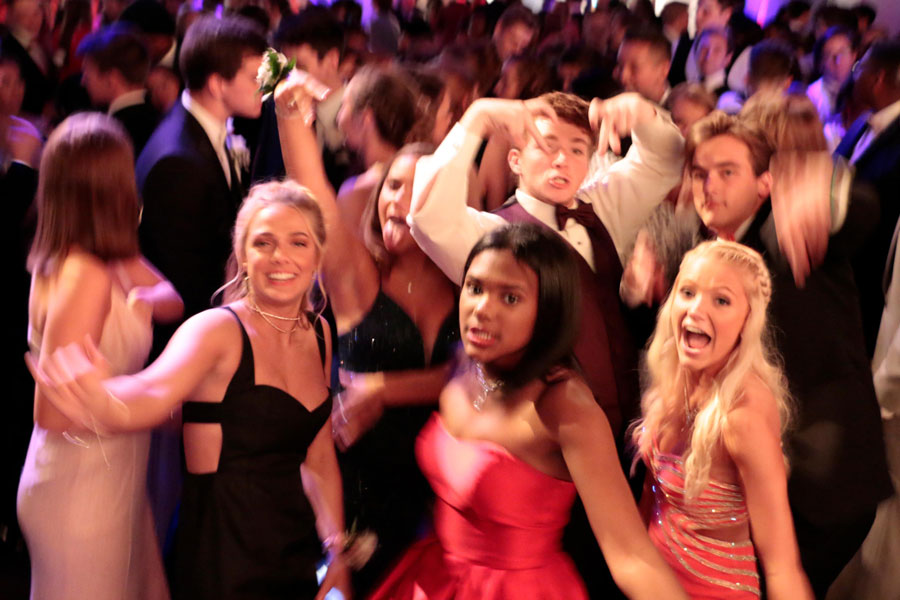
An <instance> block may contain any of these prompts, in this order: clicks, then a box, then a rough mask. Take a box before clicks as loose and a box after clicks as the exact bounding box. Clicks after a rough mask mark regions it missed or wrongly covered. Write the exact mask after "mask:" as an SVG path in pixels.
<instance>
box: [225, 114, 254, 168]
mask: <svg viewBox="0 0 900 600" xmlns="http://www.w3.org/2000/svg"><path fill="white" fill-rule="evenodd" d="M229 123H230V122H229ZM225 146H226V147H227V148H228V154H230V155H231V160H232V162H233V163H234V169H235V171H237V172H238V173H240V172H241V171H246V170H247V169H249V168H250V148H248V147H247V140H245V139H244V136H242V135H238V134H236V133H235V132H234V131H232V130H231V128H229V129H228V134H227V135H226V136H225Z"/></svg>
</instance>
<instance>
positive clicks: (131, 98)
mask: <svg viewBox="0 0 900 600" xmlns="http://www.w3.org/2000/svg"><path fill="white" fill-rule="evenodd" d="M146 99H147V90H145V89H139V90H131V91H130V92H125V93H124V94H122V95H121V96H119V97H117V98H116V99H115V100H113V101H112V102H110V103H109V109H107V111H106V114H108V115H110V116H112V115H114V114H116V113H117V112H119V111H120V110H122V109H123V108H128V107H129V106H136V105H138V104H143V103H144V101H145V100H146Z"/></svg>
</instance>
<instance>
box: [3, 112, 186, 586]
mask: <svg viewBox="0 0 900 600" xmlns="http://www.w3.org/2000/svg"><path fill="white" fill-rule="evenodd" d="M132 164H133V158H132V153H131V147H130V144H129V142H128V141H127V138H126V137H125V135H124V132H123V131H122V129H121V127H120V126H119V125H117V124H116V123H115V122H114V121H113V120H112V119H110V118H108V117H105V116H103V115H100V114H80V115H75V116H73V117H71V118H69V119H67V120H66V121H64V122H63V123H62V124H61V125H60V126H59V127H58V128H57V130H56V131H54V133H53V134H52V135H51V136H50V139H49V141H48V144H47V148H46V151H45V154H44V157H43V160H42V162H41V168H40V183H39V189H38V198H37V203H38V230H37V234H36V237H35V243H34V245H33V246H32V250H31V253H30V256H29V269H30V270H31V272H32V289H31V297H30V299H29V339H28V342H29V346H30V348H31V352H32V355H33V357H34V358H35V360H38V361H41V360H43V359H44V358H45V356H47V355H49V353H50V352H52V350H53V349H54V348H56V347H59V346H64V345H66V344H68V343H71V342H81V341H83V340H84V339H85V338H86V337H90V338H91V339H92V340H94V341H95V343H96V344H97V345H98V346H99V348H100V349H101V350H102V351H103V353H104V355H105V356H107V357H109V361H110V367H111V369H112V371H113V372H114V373H132V372H135V371H138V370H140V369H141V367H142V366H143V365H144V362H145V361H146V359H147V355H148V353H149V351H150V343H151V338H152V331H151V326H150V323H151V319H156V320H161V321H169V320H174V319H177V318H178V317H179V316H180V315H181V311H182V308H183V307H182V304H181V299H180V298H179V297H178V294H177V293H176V292H175V289H174V288H173V287H172V285H171V284H170V283H169V282H168V281H166V280H165V279H163V278H162V277H161V276H160V274H159V273H158V272H157V271H155V270H154V269H153V268H152V267H151V266H150V265H149V264H148V263H147V262H146V261H145V260H144V259H143V258H142V257H141V256H140V253H139V250H138V246H137V224H138V199H137V191H136V189H135V184H134V171H133V167H132ZM34 415H35V426H34V431H33V433H32V436H31V443H30V445H29V448H28V455H27V457H26V459H25V465H24V467H23V470H22V476H21V479H20V481H19V492H18V499H17V505H18V514H19V522H20V525H21V527H22V531H23V532H24V534H25V539H26V541H27V543H28V550H29V554H30V556H31V567H32V574H31V575H32V577H31V597H32V598H33V599H39V598H52V599H54V600H59V599H68V598H72V599H75V598H86V599H87V598H90V599H91V600H105V599H109V600H121V599H124V598H128V599H141V598H147V599H157V598H167V597H168V590H167V586H166V580H165V575H164V573H163V569H162V562H161V559H160V554H159V549H158V547H157V544H156V537H155V535H154V530H153V524H152V520H151V515H150V508H149V505H148V503H147V498H146V489H145V478H146V471H147V452H148V448H149V433H148V432H141V433H132V434H121V435H115V436H107V435H103V434H102V433H93V432H91V431H89V430H88V428H86V427H88V426H89V424H82V423H73V422H71V421H70V420H68V419H67V418H66V417H64V416H63V415H62V414H61V413H59V412H58V411H56V410H55V409H54V408H53V407H52V406H50V405H49V404H48V403H47V402H46V400H45V399H44V398H42V396H41V394H40V393H36V394H35V410H34ZM91 429H95V430H96V428H91Z"/></svg>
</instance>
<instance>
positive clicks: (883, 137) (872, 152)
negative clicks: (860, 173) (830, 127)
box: [851, 117, 900, 168]
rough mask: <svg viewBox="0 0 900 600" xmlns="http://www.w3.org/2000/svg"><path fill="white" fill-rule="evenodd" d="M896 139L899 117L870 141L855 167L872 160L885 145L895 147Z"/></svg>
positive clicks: (897, 136)
mask: <svg viewBox="0 0 900 600" xmlns="http://www.w3.org/2000/svg"><path fill="white" fill-rule="evenodd" d="M898 138H900V117H897V118H896V119H894V120H893V121H892V122H891V124H890V125H888V126H887V127H886V128H885V130H884V131H882V132H881V133H879V134H878V135H877V136H876V137H875V139H873V140H872V143H871V144H869V147H868V148H866V149H865V151H864V152H863V153H862V155H861V156H860V157H859V160H857V161H856V166H857V167H858V168H859V167H862V166H863V165H864V164H866V163H867V162H869V161H871V160H873V159H874V158H875V157H877V156H878V155H879V154H880V153H881V152H882V150H884V149H885V146H886V145H895V144H896V143H897V140H898ZM851 152H852V150H851Z"/></svg>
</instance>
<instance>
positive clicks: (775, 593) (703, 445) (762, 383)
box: [633, 241, 812, 600]
mask: <svg viewBox="0 0 900 600" xmlns="http://www.w3.org/2000/svg"><path fill="white" fill-rule="evenodd" d="M771 289H772V282H771V278H770V275H769V272H768V269H767V268H766V266H765V263H764V262H763V259H762V257H761V256H760V255H759V254H758V253H757V252H756V251H754V250H752V249H750V248H748V247H746V246H743V245H741V244H737V243H735V242H725V241H715V242H705V243H703V244H700V245H699V246H697V247H696V248H695V249H694V250H692V251H690V252H689V253H688V254H687V255H685V257H684V260H683V261H682V263H681V270H680V272H679V273H678V277H677V278H676V280H675V285H674V286H673V288H672V291H671V293H670V294H669V297H668V298H667V299H666V301H665V303H664V304H663V307H662V308H661V309H660V312H659V318H658V321H657V325H656V331H655V333H654V335H653V338H652V341H651V342H650V347H649V350H648V352H647V370H648V375H649V381H648V384H649V388H648V390H647V392H646V393H645V395H644V400H643V413H644V416H643V419H642V420H641V421H639V422H638V423H637V425H636V426H635V427H634V429H633V431H634V441H635V442H636V445H637V447H638V450H639V452H640V456H641V457H642V458H643V460H644V461H645V462H646V463H647V466H648V482H647V483H648V484H647V486H646V488H645V494H644V499H643V501H642V504H643V505H644V507H645V508H647V509H648V511H649V509H650V506H651V504H652V516H650V515H648V516H650V519H649V523H650V537H651V539H652V540H653V542H654V544H656V547H657V549H658V550H659V551H660V553H662V555H663V557H664V558H665V559H666V560H667V561H668V562H669V564H670V566H671V567H672V568H673V569H674V570H675V573H676V575H677V576H678V579H679V581H680V582H681V584H682V585H683V586H684V588H685V590H686V591H687V592H688V594H689V595H690V596H691V598H724V599H741V600H745V599H746V600H751V599H754V598H758V597H760V584H759V574H758V568H757V553H758V555H759V556H758V558H759V561H760V562H761V563H762V567H763V570H764V574H765V579H766V588H767V594H768V597H769V598H771V599H772V600H777V599H780V598H791V599H794V598H809V599H811V598H812V592H811V590H810V587H809V582H808V581H807V579H806V575H805V574H804V573H803V570H802V567H801V566H800V557H799V552H798V549H797V541H796V538H795V536H794V526H793V521H792V519H791V512H790V509H789V507H788V497H787V474H786V468H785V458H784V455H783V452H782V446H781V442H782V435H783V433H784V431H785V427H786V425H787V422H788V417H789V415H790V399H789V398H788V392H787V386H786V382H785V380H784V375H783V374H782V371H781V369H780V367H779V364H778V359H777V357H776V356H775V355H774V353H773V349H772V345H771V342H770V341H769V339H768V331H767V327H766V307H767V306H768V303H769V299H770V296H771ZM651 477H652V479H650V478H651Z"/></svg>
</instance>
